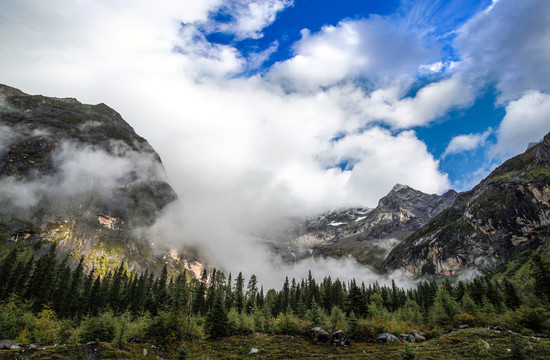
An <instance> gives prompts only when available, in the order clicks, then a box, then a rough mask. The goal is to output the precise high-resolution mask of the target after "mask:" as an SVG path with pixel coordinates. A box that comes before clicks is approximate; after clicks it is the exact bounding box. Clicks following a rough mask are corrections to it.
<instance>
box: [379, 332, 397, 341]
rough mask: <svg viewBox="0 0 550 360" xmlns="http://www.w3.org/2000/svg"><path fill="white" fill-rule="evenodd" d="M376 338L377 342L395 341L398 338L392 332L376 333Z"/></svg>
mask: <svg viewBox="0 0 550 360" xmlns="http://www.w3.org/2000/svg"><path fill="white" fill-rule="evenodd" d="M376 340H377V341H379V342H396V341H397V340H398V339H397V336H395V335H393V334H389V333H382V334H378V336H377V337H376Z"/></svg>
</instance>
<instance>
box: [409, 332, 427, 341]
mask: <svg viewBox="0 0 550 360" xmlns="http://www.w3.org/2000/svg"><path fill="white" fill-rule="evenodd" d="M411 335H412V336H414V339H415V340H416V342H422V341H426V334H424V333H423V332H421V331H418V330H413V331H411Z"/></svg>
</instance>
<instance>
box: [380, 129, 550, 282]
mask: <svg viewBox="0 0 550 360" xmlns="http://www.w3.org/2000/svg"><path fill="white" fill-rule="evenodd" d="M549 240H550V134H548V135H546V136H545V137H544V140H543V141H542V142H541V143H539V144H537V145H535V146H533V147H531V148H529V149H528V150H527V151H526V152H525V153H523V154H521V155H518V156H516V157H514V158H512V159H510V160H508V161H506V162H504V163H503V164H502V165H501V166H500V167H498V168H497V169H495V170H494V171H493V172H492V173H491V174H490V175H489V176H488V177H487V178H486V179H484V180H483V181H482V182H481V183H480V184H479V185H477V186H476V187H474V188H473V189H472V190H471V191H468V192H466V193H463V194H461V195H460V196H459V197H458V198H457V200H456V202H455V203H454V204H453V206H451V207H450V208H448V209H447V210H445V211H443V212H442V213H441V214H440V215H438V216H437V217H435V218H434V219H433V220H432V221H430V222H429V223H428V224H427V225H425V226H424V227H422V228H421V229H419V230H418V231H417V232H415V233H414V234H412V235H411V236H409V237H408V238H407V239H406V240H404V241H403V243H401V244H400V245H399V246H397V247H396V248H395V249H394V250H393V251H392V252H391V253H390V254H389V255H388V257H387V258H386V260H385V261H384V264H383V267H384V268H385V269H393V268H398V267H403V268H405V269H406V270H407V271H408V272H409V273H410V274H413V275H423V274H435V275H453V274H456V273H467V272H474V273H477V272H485V271H490V270H494V269H496V268H498V267H499V266H500V265H502V264H504V263H506V262H507V261H509V259H511V258H513V257H514V256H517V255H518V254H520V253H521V252H522V251H524V250H531V249H536V248H538V247H540V246H545V247H548V243H549Z"/></svg>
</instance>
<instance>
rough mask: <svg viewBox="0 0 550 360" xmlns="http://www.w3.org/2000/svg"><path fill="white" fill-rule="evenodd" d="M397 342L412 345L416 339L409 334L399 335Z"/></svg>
mask: <svg viewBox="0 0 550 360" xmlns="http://www.w3.org/2000/svg"><path fill="white" fill-rule="evenodd" d="M399 340H401V341H403V342H410V343H414V342H416V337H415V336H414V335H411V334H401V335H399Z"/></svg>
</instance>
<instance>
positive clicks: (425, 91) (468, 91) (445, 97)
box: [327, 75, 476, 132]
mask: <svg viewBox="0 0 550 360" xmlns="http://www.w3.org/2000/svg"><path fill="white" fill-rule="evenodd" d="M409 88H410V83H409V82H408V81H403V82H400V83H394V84H392V85H390V86H387V87H380V88H378V89H375V90H374V91H372V92H366V91H365V90H363V89H361V88H359V87H356V86H353V85H350V84H348V85H346V86H338V87H333V88H331V89H329V90H328V91H327V93H328V94H330V97H331V98H333V99H337V101H338V102H339V104H340V106H341V107H342V108H343V109H344V110H345V111H346V119H347V120H346V124H347V125H348V127H346V128H345V130H346V131H348V132H353V131H355V130H356V129H360V128H362V127H364V126H365V124H366V123H372V122H382V123H385V124H387V125H390V126H391V127H392V128H394V129H408V128H412V127H414V126H425V125H429V124H430V123H431V122H432V121H434V120H436V119H437V118H439V117H441V116H443V115H444V114H446V113H447V112H448V111H449V110H451V109H456V108H464V107H467V106H469V105H471V104H472V102H473V101H474V99H475V95H476V89H475V88H474V87H473V86H472V85H471V84H469V83H468V82H465V81H463V79H462V78H461V77H460V76H458V75H456V76H453V77H451V78H447V79H443V80H440V81H439V82H433V83H430V84H428V85H426V86H424V87H422V88H421V89H420V90H419V91H418V92H417V93H416V94H415V95H414V96H407V97H404V96H405V94H406V92H407V91H408V90H409ZM353 126H355V128H353Z"/></svg>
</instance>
